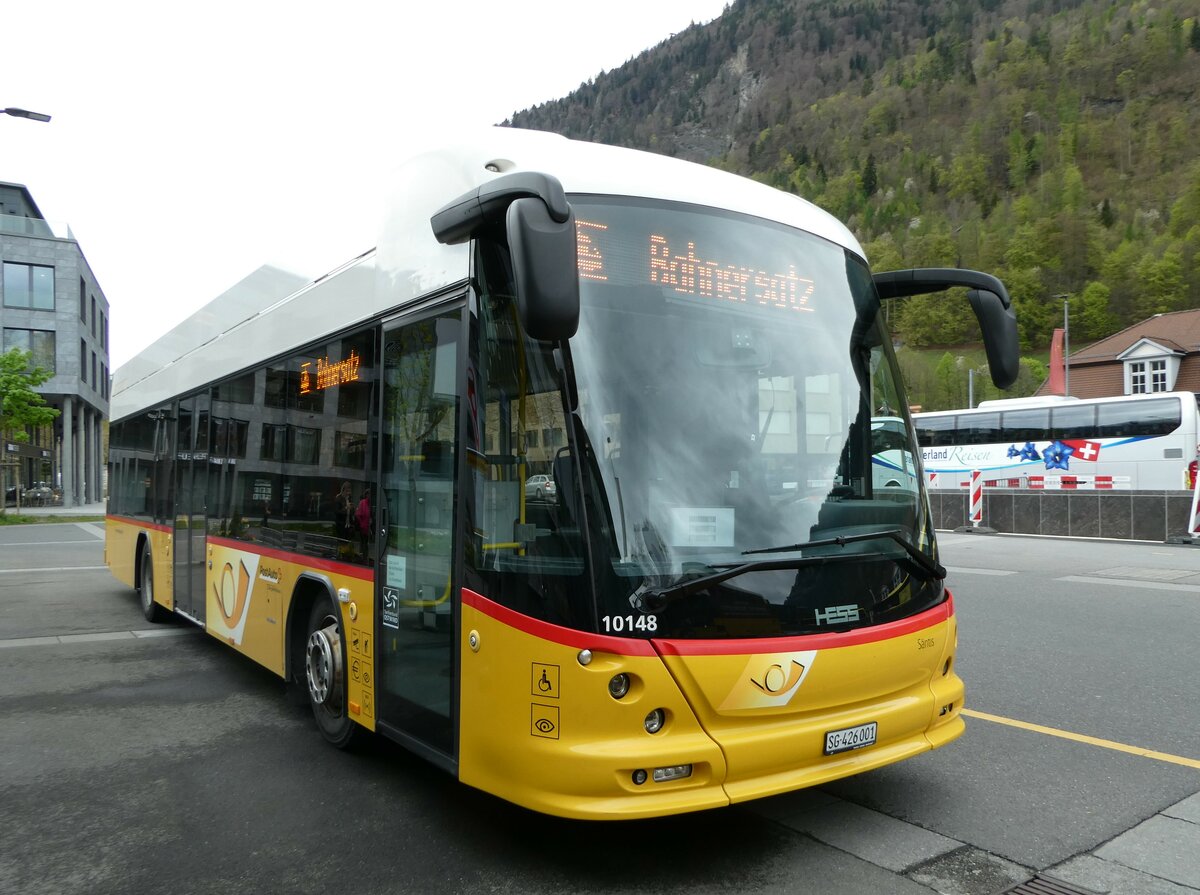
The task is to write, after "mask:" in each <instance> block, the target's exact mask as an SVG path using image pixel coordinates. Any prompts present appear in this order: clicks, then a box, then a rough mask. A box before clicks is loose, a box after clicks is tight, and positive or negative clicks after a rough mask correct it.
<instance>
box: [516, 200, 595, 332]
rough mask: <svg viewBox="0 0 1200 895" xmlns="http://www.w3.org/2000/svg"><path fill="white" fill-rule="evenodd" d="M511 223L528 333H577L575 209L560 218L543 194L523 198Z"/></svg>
mask: <svg viewBox="0 0 1200 895" xmlns="http://www.w3.org/2000/svg"><path fill="white" fill-rule="evenodd" d="M505 224H506V227H507V230H508V247H509V251H510V253H511V255H512V265H513V279H514V280H515V281H516V286H517V313H518V314H519V315H520V317H521V325H522V326H523V327H524V328H525V332H526V333H528V334H529V335H530V336H531V337H532V338H534V339H540V340H542V341H546V342H557V341H560V340H562V339H569V338H571V336H573V335H575V331H576V330H577V329H578V328H579V265H578V261H577V260H576V252H577V250H578V247H577V244H576V240H575V213H574V212H570V213H569V214H568V215H567V219H566V220H565V221H563V222H561V223H560V222H559V221H556V220H555V219H554V218H553V216H552V215H551V214H550V211H549V209H548V208H547V207H546V203H545V202H543V201H542V200H541V199H517V200H516V201H514V202H513V203H512V204H511V205H509V206H508V212H507V215H506V218H505Z"/></svg>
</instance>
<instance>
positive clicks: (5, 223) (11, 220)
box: [0, 214, 75, 240]
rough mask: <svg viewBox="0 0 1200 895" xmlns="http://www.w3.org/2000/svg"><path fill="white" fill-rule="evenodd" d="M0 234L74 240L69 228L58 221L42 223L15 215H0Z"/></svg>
mask: <svg viewBox="0 0 1200 895" xmlns="http://www.w3.org/2000/svg"><path fill="white" fill-rule="evenodd" d="M0 233H13V234H16V235H17V236H40V237H42V238H43V239H72V240H73V239H74V238H75V234H74V233H72V232H71V228H70V227H68V226H67V225H66V224H64V223H62V222H60V221H43V220H42V219H41V218H26V217H21V216H20V215H16V214H0Z"/></svg>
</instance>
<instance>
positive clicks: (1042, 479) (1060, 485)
mask: <svg viewBox="0 0 1200 895" xmlns="http://www.w3.org/2000/svg"><path fill="white" fill-rule="evenodd" d="M937 475H938V473H930V474H929V477H930V479H931V480H932V479H934V478H935V477H936V476H937ZM975 475H976V473H974V472H972V473H971V480H970V481H959V482H958V487H960V488H972V487H974V479H975ZM943 481H944V479H943ZM929 487H930V488H937V487H939V486H938V485H937V484H936V483H935V482H933V481H930V482H929ZM948 487H953V486H952V485H950V486H948ZM983 487H985V488H1010V489H1020V488H1029V489H1030V490H1033V491H1122V490H1123V491H1128V490H1130V489H1132V488H1133V477H1132V476H1127V475H1030V476H1022V477H1020V478H1012V479H984V480H983Z"/></svg>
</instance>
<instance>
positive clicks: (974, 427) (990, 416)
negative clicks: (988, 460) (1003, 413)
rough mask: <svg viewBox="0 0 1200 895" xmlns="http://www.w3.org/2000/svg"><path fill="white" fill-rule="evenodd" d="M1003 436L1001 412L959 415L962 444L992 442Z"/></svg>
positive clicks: (959, 433)
mask: <svg viewBox="0 0 1200 895" xmlns="http://www.w3.org/2000/svg"><path fill="white" fill-rule="evenodd" d="M1001 437H1002V436H1001V435H1000V414H999V413H994V412H993V413H971V414H965V415H963V416H961V417H959V420H958V440H959V443H961V444H992V443H993V442H997V441H1000V439H1001Z"/></svg>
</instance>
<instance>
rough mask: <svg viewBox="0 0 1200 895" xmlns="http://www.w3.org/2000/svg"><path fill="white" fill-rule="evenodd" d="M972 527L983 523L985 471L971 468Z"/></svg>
mask: <svg viewBox="0 0 1200 895" xmlns="http://www.w3.org/2000/svg"><path fill="white" fill-rule="evenodd" d="M970 518H971V527H972V528H978V527H979V526H980V525H982V524H983V473H982V472H980V471H979V470H978V469H972V470H971V513H970Z"/></svg>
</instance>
